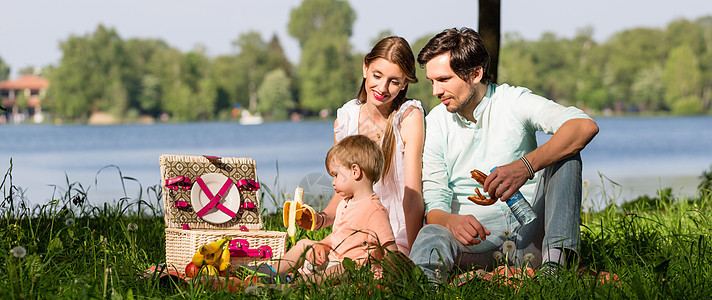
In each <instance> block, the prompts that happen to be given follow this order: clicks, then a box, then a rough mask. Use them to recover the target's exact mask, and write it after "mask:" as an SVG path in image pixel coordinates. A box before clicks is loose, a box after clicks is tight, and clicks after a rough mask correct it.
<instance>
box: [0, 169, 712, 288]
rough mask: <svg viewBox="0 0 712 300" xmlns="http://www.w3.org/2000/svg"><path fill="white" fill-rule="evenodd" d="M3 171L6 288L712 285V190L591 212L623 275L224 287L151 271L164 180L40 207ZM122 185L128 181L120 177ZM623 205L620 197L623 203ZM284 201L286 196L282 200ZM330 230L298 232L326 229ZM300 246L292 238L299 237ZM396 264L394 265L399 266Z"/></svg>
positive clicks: (586, 224) (157, 253) (592, 263)
mask: <svg viewBox="0 0 712 300" xmlns="http://www.w3.org/2000/svg"><path fill="white" fill-rule="evenodd" d="M1 178H2V185H0V189H2V195H3V198H2V204H0V213H2V217H0V223H1V224H0V298H2V299H25V298H72V299H75V298H112V299H133V298H178V299H183V298H188V299H195V298H197V299H212V298H217V297H229V298H248V297H249V298H280V297H281V298H295V299H302V298H305V297H309V298H319V299H321V298H369V299H370V298H374V297H382V298H408V299H411V298H446V299H458V298H459V299H471V298H491V297H497V298H503V297H507V298H509V297H515V298H531V297H537V298H539V297H542V298H563V297H565V298H609V297H614V298H624V297H625V298H642V299H651V298H696V297H703V298H706V297H708V296H709V291H710V290H712V253H710V252H712V250H711V249H712V247H710V239H711V238H712V209H711V207H710V202H711V200H712V199H710V198H712V196H710V194H709V193H701V194H700V196H699V197H698V198H697V199H678V198H675V197H672V195H671V193H669V191H668V192H666V190H662V191H660V192H659V193H658V195H656V196H652V197H642V198H639V199H638V200H636V201H634V202H633V203H628V204H626V205H623V206H622V207H619V206H609V207H607V208H606V209H605V210H603V211H600V212H596V213H585V214H582V221H583V224H582V225H581V230H582V236H583V239H582V242H583V243H582V249H581V256H582V263H583V265H584V266H585V268H586V269H588V270H592V271H594V272H593V273H596V272H597V271H608V272H611V273H615V274H617V276H618V278H619V279H618V281H615V282H608V283H602V282H601V280H600V278H597V277H596V276H583V275H580V274H579V273H577V272H575V271H569V272H567V273H566V274H565V276H563V277H562V278H561V279H562V281H561V282H560V283H559V282H552V281H545V280H539V279H536V278H535V279H526V278H525V279H521V280H520V281H517V282H516V283H517V286H519V287H518V288H513V287H511V286H508V285H503V284H499V283H495V282H492V281H485V280H483V281H471V282H469V283H467V284H465V285H463V286H460V287H456V286H453V285H441V286H431V285H430V284H428V283H427V282H426V281H425V279H424V277H423V276H422V274H421V273H420V272H418V271H417V270H409V271H406V272H405V273H399V274H397V276H387V277H386V278H387V280H374V279H373V277H372V276H371V275H370V274H369V273H368V271H367V270H355V271H353V272H351V273H350V274H349V275H348V279H349V283H348V284H340V285H324V286H309V285H306V284H302V285H297V286H295V287H291V288H288V289H273V288H259V289H254V288H249V289H248V290H247V291H244V292H233V293H229V292H222V291H213V290H210V289H209V288H207V287H206V286H202V285H200V284H196V283H191V284H185V283H181V282H171V281H160V280H157V281H151V280H147V279H142V278H141V277H140V276H139V274H141V273H142V272H143V270H145V269H147V268H149V267H151V266H154V265H157V264H160V263H162V262H165V236H164V232H163V229H164V222H163V211H162V204H161V203H160V202H159V201H158V200H157V199H160V189H159V188H158V187H155V186H154V187H148V188H146V189H145V190H144V191H143V193H140V194H139V196H138V197H137V198H130V197H124V198H121V199H118V200H117V201H116V202H115V203H112V204H103V205H100V206H92V205H90V204H89V202H88V201H87V199H86V195H87V193H86V191H85V190H84V189H83V187H82V185H81V184H79V183H67V186H66V187H64V188H63V189H61V190H59V192H58V193H57V195H58V196H57V197H56V199H54V200H52V201H50V202H48V203H46V204H44V205H39V206H35V207H29V206H28V205H27V204H26V203H27V201H26V199H24V197H23V195H22V191H20V190H18V189H17V188H16V187H15V186H13V184H12V176H11V170H8V171H7V172H6V173H5V174H4V175H3V177H1ZM117 184H123V182H118V183H117ZM261 191H262V199H263V201H273V202H274V203H282V201H284V198H283V193H282V192H280V191H272V190H270V189H269V187H263V189H262V190H261ZM613 203H615V202H613ZM278 207H279V206H278ZM264 220H265V221H264V223H265V229H268V230H280V231H286V228H284V226H283V225H282V221H281V215H265V216H264ZM327 233H328V232H327V231H326V230H320V231H316V232H305V231H303V230H299V231H298V238H311V239H321V238H322V237H323V236H325V235H326V234H327ZM290 246H291V245H290ZM388 271H389V270H387V272H386V273H388Z"/></svg>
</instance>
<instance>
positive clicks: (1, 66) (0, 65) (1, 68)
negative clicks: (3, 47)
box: [0, 57, 10, 81]
mask: <svg viewBox="0 0 712 300" xmlns="http://www.w3.org/2000/svg"><path fill="white" fill-rule="evenodd" d="M9 76H10V67H9V66H8V65H6V64H5V61H4V60H2V57H0V81H5V80H8V79H9V78H10V77H9Z"/></svg>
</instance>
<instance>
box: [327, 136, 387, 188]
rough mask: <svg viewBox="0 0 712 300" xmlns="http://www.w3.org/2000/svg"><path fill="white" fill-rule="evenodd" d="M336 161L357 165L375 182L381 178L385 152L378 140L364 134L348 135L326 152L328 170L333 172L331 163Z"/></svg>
mask: <svg viewBox="0 0 712 300" xmlns="http://www.w3.org/2000/svg"><path fill="white" fill-rule="evenodd" d="M332 161H333V162H335V163H337V164H339V165H342V166H345V167H351V166H352V165H354V164H355V165H357V166H359V168H361V171H362V172H363V173H364V174H365V175H366V177H368V179H371V180H372V181H373V182H374V183H375V182H377V181H378V180H379V179H381V172H382V171H383V152H381V148H380V147H378V144H376V142H374V141H372V140H371V139H369V138H368V137H366V136H363V135H352V136H347V137H345V138H344V139H342V140H341V141H339V142H338V143H336V145H334V146H333V147H331V149H329V152H328V153H326V160H325V164H326V171H327V172H329V174H331V171H332V170H330V169H329V163H330V162H332Z"/></svg>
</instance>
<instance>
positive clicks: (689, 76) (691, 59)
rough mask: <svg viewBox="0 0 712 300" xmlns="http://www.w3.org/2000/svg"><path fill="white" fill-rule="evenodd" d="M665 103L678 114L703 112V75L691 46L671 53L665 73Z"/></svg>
mask: <svg viewBox="0 0 712 300" xmlns="http://www.w3.org/2000/svg"><path fill="white" fill-rule="evenodd" d="M663 83H664V85H665V103H667V105H668V106H670V107H671V108H672V110H673V113H676V114H698V113H701V112H702V102H701V99H700V92H701V91H702V74H701V73H700V68H699V64H698V61H697V57H696V56H695V54H694V52H693V51H692V49H691V48H690V46H689V45H686V44H683V45H680V46H677V47H676V48H675V49H673V50H672V51H671V52H670V56H669V57H668V59H667V61H666V62H665V69H664V71H663Z"/></svg>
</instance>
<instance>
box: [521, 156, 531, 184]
mask: <svg viewBox="0 0 712 300" xmlns="http://www.w3.org/2000/svg"><path fill="white" fill-rule="evenodd" d="M520 160H521V161H522V162H523V163H524V165H525V166H527V170H528V171H529V180H532V179H534V168H532V165H531V164H530V163H529V161H528V160H527V158H526V157H524V156H522V158H520Z"/></svg>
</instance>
